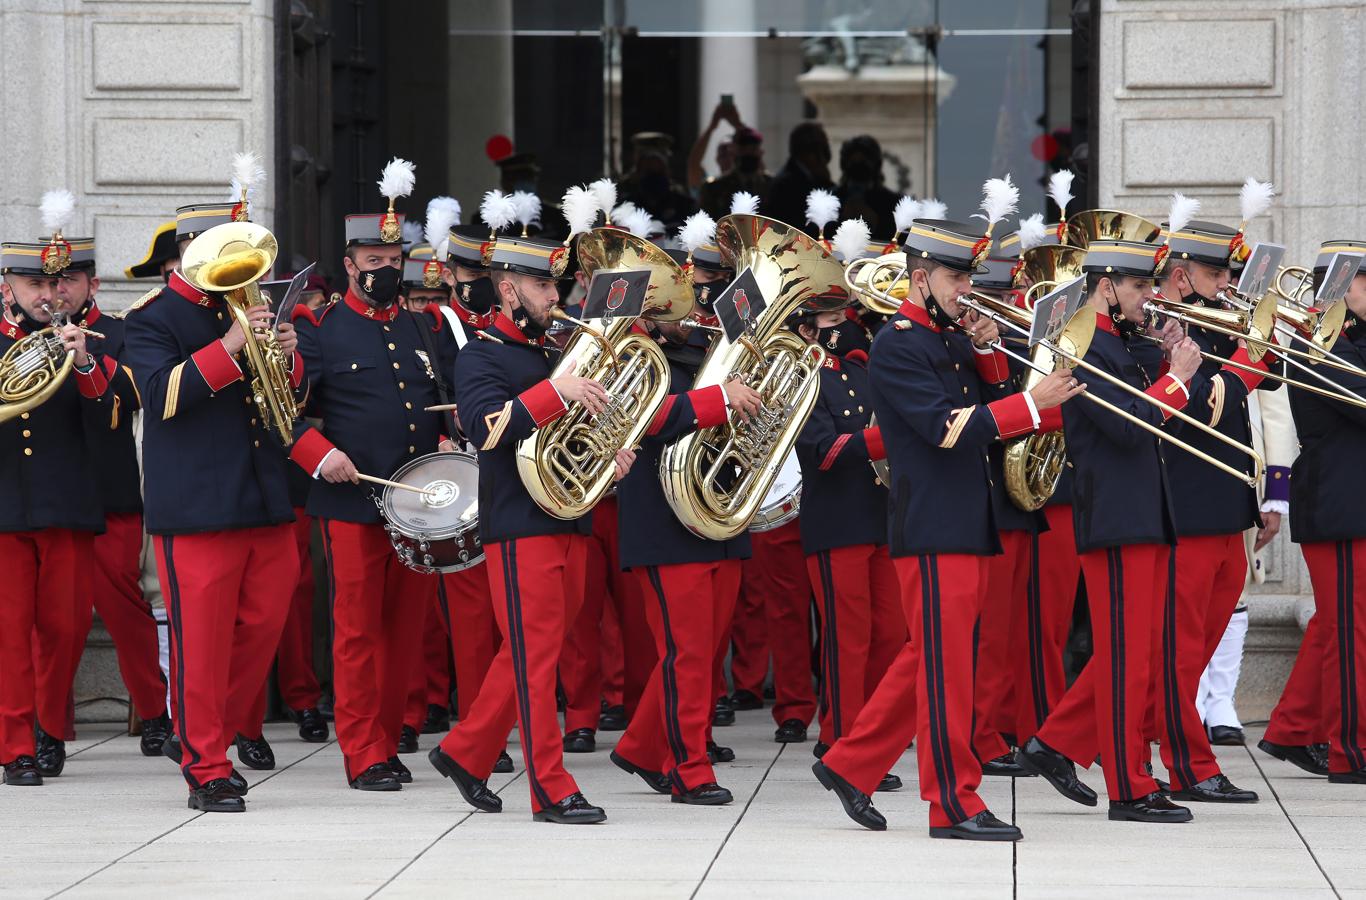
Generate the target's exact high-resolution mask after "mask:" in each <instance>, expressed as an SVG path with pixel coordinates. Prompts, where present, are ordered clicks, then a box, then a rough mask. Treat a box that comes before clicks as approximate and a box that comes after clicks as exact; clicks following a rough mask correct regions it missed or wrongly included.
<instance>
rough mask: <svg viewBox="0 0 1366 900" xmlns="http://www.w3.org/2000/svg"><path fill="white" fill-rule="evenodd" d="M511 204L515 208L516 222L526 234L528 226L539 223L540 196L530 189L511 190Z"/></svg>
mask: <svg viewBox="0 0 1366 900" xmlns="http://www.w3.org/2000/svg"><path fill="white" fill-rule="evenodd" d="M512 205H513V207H514V208H516V210H517V224H519V225H521V226H522V234H523V235H525V234H526V230H527V228H528V226H531V225H540V224H541V198H540V197H537V196H536V195H535V194H533V193H532V192H531V191H513V192H512Z"/></svg>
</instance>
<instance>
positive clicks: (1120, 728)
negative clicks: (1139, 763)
mask: <svg viewBox="0 0 1366 900" xmlns="http://www.w3.org/2000/svg"><path fill="white" fill-rule="evenodd" d="M1105 555H1106V558H1107V562H1108V563H1109V575H1110V679H1111V683H1110V710H1111V719H1112V721H1111V734H1110V740H1111V741H1112V742H1113V743H1114V765H1115V776H1116V779H1117V780H1118V783H1119V787H1120V790H1121V791H1122V792H1123V796H1122V797H1116V798H1114V799H1116V800H1132V799H1133V793H1134V790H1133V784H1132V783H1131V782H1130V780H1129V754H1128V752H1127V748H1126V745H1125V735H1126V733H1127V732H1128V729H1127V728H1126V727H1125V721H1124V720H1125V708H1124V693H1125V687H1126V684H1125V682H1126V681H1127V675H1126V672H1125V659H1124V567H1123V554H1122V549H1121V548H1119V547H1111V548H1109V549H1107V550H1106V551H1105Z"/></svg>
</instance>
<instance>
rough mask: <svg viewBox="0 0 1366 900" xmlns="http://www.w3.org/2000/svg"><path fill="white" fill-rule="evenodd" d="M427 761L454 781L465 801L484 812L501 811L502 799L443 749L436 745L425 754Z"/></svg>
mask: <svg viewBox="0 0 1366 900" xmlns="http://www.w3.org/2000/svg"><path fill="white" fill-rule="evenodd" d="M427 761H428V762H430V763H431V764H432V768H433V769H436V770H437V771H438V772H440V773H441V774H442V775H444V776H446V777H447V778H449V779H450V780H451V781H454V782H455V786H456V788H458V789H459V791H460V796H462V797H464V798H465V802H466V803H468V804H469V805H470V806H473V807H474V808H475V809H482V810H483V811H484V812H491V813H496V812H502V811H503V800H502V798H501V797H499V796H498V795H497V794H495V793H494V792H493V791H491V790H489V786H488V785H487V784H486V783H484V782H483V781H482V780H480V779H478V778H475V777H474V776H473V775H471V774H470V773H469V772H467V771H465V769H464V767H463V766H461V765H460V763H458V762H456V761H455V760H453V759H451V758H450V757H449V756H448V755H446V753H445V751H443V750H442V749H441V746H440V745H437V746H435V747H433V748H432V749H431V752H430V753H428V754H427Z"/></svg>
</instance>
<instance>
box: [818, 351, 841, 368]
mask: <svg viewBox="0 0 1366 900" xmlns="http://www.w3.org/2000/svg"><path fill="white" fill-rule="evenodd" d="M821 368H822V369H829V370H830V371H832V372H838V371H839V370H840V358H839V357H838V356H836V355H835V354H833V353H827V354H825V362H823V363H821Z"/></svg>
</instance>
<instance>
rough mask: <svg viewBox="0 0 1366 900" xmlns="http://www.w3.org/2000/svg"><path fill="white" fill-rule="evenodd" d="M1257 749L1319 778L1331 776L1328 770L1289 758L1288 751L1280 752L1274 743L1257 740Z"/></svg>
mask: <svg viewBox="0 0 1366 900" xmlns="http://www.w3.org/2000/svg"><path fill="white" fill-rule="evenodd" d="M1257 749H1258V750H1260V751H1262V752H1263V753H1265V754H1266V755H1267V756H1269V757H1271V758H1272V759H1279V760H1280V761H1281V762H1283V763H1290V765H1292V766H1294V767H1295V768H1297V769H1299V770H1300V771H1301V772H1308V773H1309V774H1310V775H1317V776H1318V777H1320V778H1322V777H1323V776H1325V775H1328V776H1329V777H1330V778H1331V777H1332V775H1331V773H1329V772H1323V771H1320V770H1319V769H1317V768H1314V767H1313V766H1306V765H1305V764H1304V763H1302V762H1300V761H1299V760H1297V759H1291V758H1290V755H1289V754H1288V753H1282V752H1281V751H1280V749H1279V748H1275V747H1274V745H1272V744H1269V743H1267V742H1266V741H1258V742H1257Z"/></svg>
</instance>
